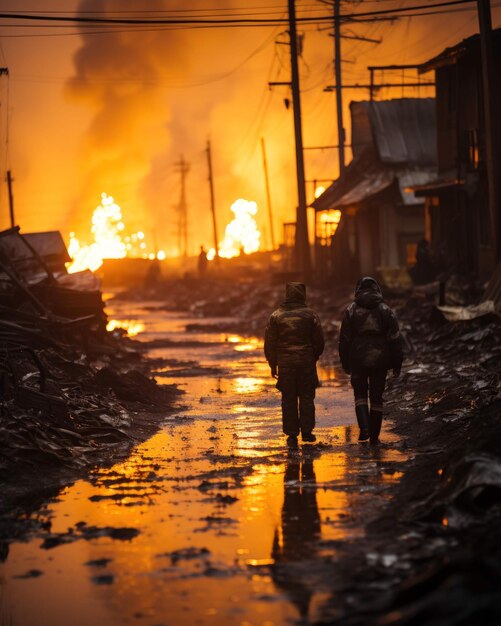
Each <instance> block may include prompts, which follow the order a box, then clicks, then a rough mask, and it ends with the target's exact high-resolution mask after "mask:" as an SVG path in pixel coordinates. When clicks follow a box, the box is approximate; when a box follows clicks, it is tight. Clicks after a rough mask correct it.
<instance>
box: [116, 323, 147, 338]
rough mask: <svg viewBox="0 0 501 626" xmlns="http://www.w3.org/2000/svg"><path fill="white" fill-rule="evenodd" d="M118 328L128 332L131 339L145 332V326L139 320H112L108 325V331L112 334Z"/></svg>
mask: <svg viewBox="0 0 501 626" xmlns="http://www.w3.org/2000/svg"><path fill="white" fill-rule="evenodd" d="M117 328H122V329H123V330H125V331H127V335H128V336H129V337H135V336H136V335H139V333H142V332H143V330H144V329H145V325H144V323H143V322H138V321H137V320H110V321H109V322H108V323H107V325H106V330H108V331H110V332H111V331H113V330H115V329H117Z"/></svg>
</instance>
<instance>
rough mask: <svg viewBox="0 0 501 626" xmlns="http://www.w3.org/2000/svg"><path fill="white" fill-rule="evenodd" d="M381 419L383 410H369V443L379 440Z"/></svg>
mask: <svg viewBox="0 0 501 626" xmlns="http://www.w3.org/2000/svg"><path fill="white" fill-rule="evenodd" d="M382 421H383V412H382V411H374V410H371V412H370V413H369V432H370V437H371V443H377V442H378V441H379V433H380V432H381V423H382Z"/></svg>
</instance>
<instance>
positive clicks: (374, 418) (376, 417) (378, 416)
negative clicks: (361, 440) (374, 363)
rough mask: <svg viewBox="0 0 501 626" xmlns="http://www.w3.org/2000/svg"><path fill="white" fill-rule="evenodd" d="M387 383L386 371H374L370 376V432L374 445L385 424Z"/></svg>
mask: <svg viewBox="0 0 501 626" xmlns="http://www.w3.org/2000/svg"><path fill="white" fill-rule="evenodd" d="M385 383H386V370H372V371H371V372H370V376H369V398H370V402H371V409H370V413H369V431H370V439H371V442H372V443H376V442H377V441H378V439H379V433H380V432H381V424H382V422H383V393H384V387H385Z"/></svg>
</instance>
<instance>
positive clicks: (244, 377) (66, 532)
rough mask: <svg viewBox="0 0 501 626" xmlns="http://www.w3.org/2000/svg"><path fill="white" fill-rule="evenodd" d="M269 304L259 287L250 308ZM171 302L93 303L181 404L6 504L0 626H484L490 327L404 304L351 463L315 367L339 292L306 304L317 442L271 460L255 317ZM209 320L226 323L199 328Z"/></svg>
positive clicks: (350, 437)
mask: <svg viewBox="0 0 501 626" xmlns="http://www.w3.org/2000/svg"><path fill="white" fill-rule="evenodd" d="M183 289H184V287H183ZM242 289H243V290H244V291H245V289H247V290H248V287H247V288H246V287H243V288H242ZM278 294H279V290H278V288H274V287H267V291H266V295H267V298H268V300H269V299H271V298H275V301H273V302H272V303H270V302H268V305H269V306H268V305H267V310H269V309H271V308H273V305H274V304H275V302H276V299H278V298H279V295H278ZM182 296H183V298H185V299H186V306H184V305H183V302H184V301H182V298H181V301H179V302H178V301H177V300H176V298H173V300H172V302H171V303H170V305H169V306H167V305H164V304H162V303H159V302H158V301H151V302H137V303H136V304H135V305H131V304H130V303H128V302H124V301H118V300H115V301H114V302H113V303H112V305H111V306H110V307H109V312H110V313H111V314H112V316H113V317H114V318H115V319H116V320H117V322H118V323H119V325H122V326H128V327H129V328H138V329H140V330H139V331H138V334H137V335H136V340H137V341H138V342H139V347H140V349H141V351H142V352H143V353H144V354H145V355H148V356H149V357H150V358H151V359H153V361H152V362H153V363H155V371H156V372H157V374H156V378H157V381H158V382H159V384H171V383H174V382H175V383H176V384H177V385H179V387H180V388H181V389H183V390H184V391H185V392H186V393H185V395H184V396H183V397H182V398H181V402H182V403H183V405H184V406H183V407H179V409H178V410H177V411H176V412H174V413H173V414H171V415H166V416H165V419H164V422H163V426H162V428H161V430H160V431H159V432H158V433H157V434H156V435H154V436H153V437H151V438H150V439H149V440H148V441H146V442H144V443H142V444H139V445H137V446H136V447H135V448H134V449H133V451H132V454H131V455H130V456H128V457H127V458H126V459H125V460H123V459H122V460H121V461H119V462H116V463H115V464H113V465H111V466H107V467H100V468H96V469H95V470H94V471H93V472H92V473H91V474H90V475H89V476H88V477H87V478H86V479H82V480H78V481H77V482H75V483H74V484H73V485H68V486H66V487H65V488H64V489H63V490H56V491H54V492H53V493H49V492H47V493H45V494H43V497H42V495H41V497H40V500H39V501H38V503H36V504H35V503H32V505H31V506H30V507H24V509H23V507H20V508H19V510H18V519H17V524H18V525H17V526H16V525H15V524H14V525H12V524H7V526H6V528H4V529H3V530H4V533H3V534H4V543H3V544H2V546H1V556H2V560H3V564H2V566H1V575H2V581H3V583H2V584H3V587H4V589H3V592H4V593H3V594H2V605H1V606H2V609H1V615H2V620H3V621H4V622H5V623H6V624H8V623H11V622H12V623H15V624H19V625H20V626H23V625H28V624H29V625H30V626H31V624H35V623H36V624H37V626H38V625H40V626H45V625H47V626H48V625H50V626H58V625H59V624H61V625H62V624H67V623H68V620H69V619H71V622H72V623H73V624H76V625H77V626H78V625H79V624H82V625H84V624H85V625H87V624H89V623H99V624H103V625H106V626H108V625H109V626H114V625H115V624H117V625H118V624H129V623H130V624H136V623H140V624H147V625H149V626H160V624H180V625H182V624H194V623H197V624H239V625H242V626H244V625H251V626H252V625H265V624H266V625H267V626H271V625H272V624H286V623H300V624H308V623H318V624H343V625H344V624H352V625H353V624H359V625H362V624H363V625H365V624H401V625H402V626H403V625H404V624H406V625H410V624H427V625H428V624H437V625H438V624H440V625H442V624H447V625H449V624H465V625H466V624H468V625H469V624H477V623H481V624H495V623H498V622H499V609H498V608H497V607H498V606H500V605H501V602H500V599H501V598H500V597H499V588H500V585H499V584H498V583H499V581H500V570H501V568H500V566H499V563H500V562H501V559H500V554H499V546H500V545H501V541H500V539H501V537H500V531H499V528H501V524H499V514H500V507H499V504H500V499H499V495H500V493H501V490H500V489H499V481H498V480H497V478H496V477H497V476H498V473H497V470H496V468H498V464H499V446H498V443H499V441H500V427H499V419H497V417H498V414H499V402H498V400H497V397H498V396H499V382H498V381H499V372H498V369H497V367H493V364H494V363H497V362H498V361H496V360H495V359H496V358H497V356H496V355H498V354H499V352H498V351H499V333H498V329H499V326H498V324H499V322H498V320H497V319H490V320H487V321H486V320H481V321H472V322H471V323H468V324H464V325H462V326H457V325H447V324H444V323H443V320H433V319H432V316H433V314H434V313H433V312H434V308H433V307H432V306H431V305H428V304H427V303H426V302H424V303H423V302H420V303H412V302H411V303H410V304H406V305H405V306H403V308H402V309H401V311H400V317H401V321H402V326H403V329H404V332H405V334H406V339H407V345H408V355H407V361H406V364H405V367H404V369H403V375H402V377H401V378H400V379H398V380H397V381H391V382H390V384H389V388H388V392H387V399H388V403H387V408H388V411H387V414H386V415H385V418H386V419H385V422H384V428H383V436H382V439H383V443H382V444H381V445H380V446H379V447H370V446H367V445H361V444H358V443H357V436H358V432H357V428H356V426H355V424H354V419H353V408H352V397H351V390H350V388H349V385H348V380H347V378H346V376H345V375H344V374H343V373H342V372H340V371H339V370H338V369H337V367H336V360H335V358H334V356H333V355H334V352H335V338H336V332H337V322H336V320H337V319H339V316H338V311H339V308H340V306H342V303H344V302H345V301H346V300H343V298H345V296H344V295H343V294H339V295H338V296H337V300H336V299H335V298H331V299H328V298H327V299H326V298H324V299H323V300H322V294H321V293H315V292H313V293H312V296H313V300H314V301H316V302H317V304H318V305H319V306H317V308H320V307H323V308H321V310H322V311H323V317H324V319H326V320H327V323H326V330H327V335H328V346H329V349H328V351H327V353H326V355H325V358H323V360H322V361H321V363H320V372H319V374H320V378H321V381H322V386H321V388H320V389H319V390H318V394H317V401H316V404H317V423H318V426H317V429H316V433H317V437H318V441H317V443H316V444H303V445H300V447H299V449H298V450H288V449H287V448H286V446H285V445H284V437H283V436H282V435H281V432H280V431H281V429H280V408H279V394H278V393H277V391H276V390H275V389H274V381H273V380H272V379H271V378H270V376H269V370H268V367H267V366H266V363H265V362H264V360H263V356H262V343H261V340H260V338H259V336H260V335H254V334H253V331H254V330H256V329H258V328H260V325H261V324H262V319H263V317H264V316H265V312H264V308H263V307H264V306H265V305H264V304H263V301H262V300H260V301H259V303H258V304H259V306H254V305H253V304H252V306H251V305H249V303H245V302H243V303H242V299H241V300H240V302H238V301H236V300H233V299H230V300H231V302H229V304H228V306H225V303H227V300H225V298H224V294H223V293H219V295H218V294H215V297H216V296H217V298H216V299H218V298H219V301H218V302H217V304H213V303H212V302H211V300H210V298H209V296H208V294H205V295H204V294H202V296H203V297H207V300H206V301H203V302H198V303H195V306H194V307H191V306H188V300H189V298H188V296H189V289H188V288H187V289H186V290H185V291H183V292H182ZM192 304H193V303H192ZM397 304H398V303H397ZM402 304H404V303H403V302H402ZM230 305H231V306H230ZM183 308H184V312H183V311H181V309H183ZM190 309H191V310H190ZM201 311H203V314H204V319H203V321H201V320H200V317H199V315H200V314H201ZM225 311H226V312H227V313H231V314H232V315H233V314H234V315H236V317H232V318H227V317H226V318H222V317H208V316H207V315H208V314H209V313H216V314H218V315H220V314H221V313H223V312H225ZM246 315H251V316H252V315H253V317H252V318H246V317H245V316H246ZM225 329H226V330H225ZM486 329H487V330H486ZM16 529H17V530H16ZM9 533H10V534H9ZM45 542H49V545H50V544H51V542H54V545H53V546H51V549H48V550H46V549H42V548H43V546H44V544H45V545H46V546H47V543H45ZM28 597H29V598H30V602H27V601H26V599H27V598H28Z"/></svg>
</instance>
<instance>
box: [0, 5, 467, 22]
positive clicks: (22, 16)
mask: <svg viewBox="0 0 501 626" xmlns="http://www.w3.org/2000/svg"><path fill="white" fill-rule="evenodd" d="M472 2H474V0H447V2H438V3H434V4H427V5H421V6H416V5H413V6H410V7H401V8H397V9H380V10H377V11H365V12H362V13H345V14H343V15H342V16H340V17H339V19H340V20H342V21H350V20H352V19H353V20H355V21H357V20H359V19H360V18H365V17H375V16H381V15H395V14H397V13H409V12H410V11H422V10H424V9H435V8H441V7H450V6H456V5H462V4H470V3H472ZM0 19H15V20H27V21H45V22H70V23H75V24H137V25H153V24H166V25H171V24H176V25H177V24H207V25H210V26H219V25H229V24H234V25H237V24H238V25H246V26H247V25H253V24H260V25H273V24H287V23H288V22H287V19H285V18H266V17H265V18H248V17H245V16H242V17H236V18H224V19H223V18H216V19H208V18H205V17H191V18H155V19H152V18H149V19H145V18H116V17H115V18H109V17H85V16H82V15H74V16H63V15H49V14H32V13H0ZM327 21H328V22H332V16H331V15H319V16H315V17H298V18H297V22H298V23H299V22H301V23H305V24H307V23H323V22H327Z"/></svg>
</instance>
